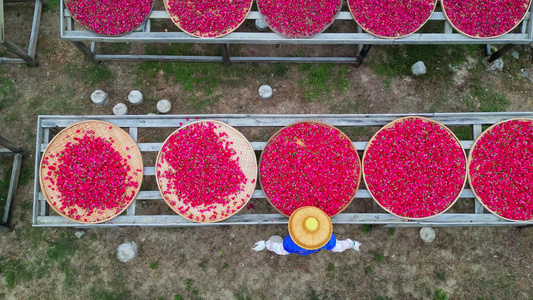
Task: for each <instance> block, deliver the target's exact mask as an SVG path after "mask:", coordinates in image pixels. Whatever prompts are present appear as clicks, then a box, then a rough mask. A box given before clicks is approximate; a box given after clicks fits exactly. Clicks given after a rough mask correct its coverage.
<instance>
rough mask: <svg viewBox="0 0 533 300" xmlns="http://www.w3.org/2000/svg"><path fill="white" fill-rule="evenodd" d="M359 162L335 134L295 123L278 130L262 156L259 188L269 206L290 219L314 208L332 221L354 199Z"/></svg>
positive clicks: (349, 145)
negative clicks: (272, 206)
mask: <svg viewBox="0 0 533 300" xmlns="http://www.w3.org/2000/svg"><path fill="white" fill-rule="evenodd" d="M359 164H360V163H359V158H358V156H357V152H356V151H355V149H354V148H353V146H352V143H351V141H350V140H349V139H348V138H346V137H345V136H344V135H343V134H342V133H341V132H340V131H339V130H338V129H336V128H333V127H329V126H325V125H322V124H319V123H312V122H309V123H297V124H295V125H292V126H289V127H286V128H284V129H283V130H281V131H280V132H279V133H278V134H277V135H276V136H275V137H273V138H272V139H271V140H270V143H269V144H268V145H267V147H266V148H265V149H264V151H263V154H262V157H261V167H260V173H261V186H262V187H263V191H264V192H265V194H266V196H267V197H268V198H269V200H270V202H271V203H272V204H273V205H274V206H275V207H276V208H277V209H278V210H279V211H280V212H282V213H283V214H285V215H287V216H290V215H291V214H292V213H293V211H294V210H296V209H298V208H300V207H302V206H315V207H318V208H320V209H322V210H323V211H324V212H326V213H327V214H328V216H333V215H335V214H337V213H339V212H340V211H341V210H342V209H344V208H345V207H346V206H347V205H348V204H349V203H350V201H351V199H352V198H353V197H354V196H355V193H356V189H357V184H358V181H359V172H360V166H359Z"/></svg>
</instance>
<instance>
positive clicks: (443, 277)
mask: <svg viewBox="0 0 533 300" xmlns="http://www.w3.org/2000/svg"><path fill="white" fill-rule="evenodd" d="M437 278H438V279H439V280H441V281H444V280H446V274H444V273H439V274H437Z"/></svg>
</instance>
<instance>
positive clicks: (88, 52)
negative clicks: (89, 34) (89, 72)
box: [71, 41, 100, 64]
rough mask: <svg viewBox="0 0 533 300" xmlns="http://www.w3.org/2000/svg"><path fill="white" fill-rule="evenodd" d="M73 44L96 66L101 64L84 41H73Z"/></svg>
mask: <svg viewBox="0 0 533 300" xmlns="http://www.w3.org/2000/svg"><path fill="white" fill-rule="evenodd" d="M89 42H91V41H89ZM71 43H72V45H74V46H75V47H76V48H78V50H80V51H81V53H83V54H84V55H85V56H86V57H87V58H88V59H89V60H90V61H91V62H93V63H95V64H99V63H100V61H99V60H97V59H96V58H95V57H94V52H92V51H91V49H90V48H89V47H87V45H85V44H84V43H83V42H82V41H71Z"/></svg>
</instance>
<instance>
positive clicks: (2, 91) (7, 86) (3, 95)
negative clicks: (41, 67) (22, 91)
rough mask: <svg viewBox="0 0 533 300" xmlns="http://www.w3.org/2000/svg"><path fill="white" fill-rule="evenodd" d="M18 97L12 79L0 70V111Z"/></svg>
mask: <svg viewBox="0 0 533 300" xmlns="http://www.w3.org/2000/svg"><path fill="white" fill-rule="evenodd" d="M18 97H19V95H18V93H17V91H16V89H15V84H14V82H13V80H11V79H10V78H9V77H8V76H7V74H6V72H5V71H3V70H2V71H1V72H0V112H1V111H2V110H4V109H6V108H8V107H9V106H11V105H12V104H13V103H15V101H17V99H18Z"/></svg>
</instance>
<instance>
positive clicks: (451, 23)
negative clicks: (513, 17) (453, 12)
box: [440, 0, 532, 39]
mask: <svg viewBox="0 0 533 300" xmlns="http://www.w3.org/2000/svg"><path fill="white" fill-rule="evenodd" d="M440 2H441V6H442V12H443V13H444V16H445V17H446V20H448V22H449V23H450V25H451V26H452V27H453V29H455V30H457V32H459V33H461V34H463V35H466V36H467V37H471V38H474V39H495V38H498V37H501V36H504V35H506V34H508V33H509V32H511V31H513V30H514V29H515V28H516V27H517V26H518V25H519V24H520V23H521V22H522V21H523V20H524V18H525V17H526V15H527V12H528V11H529V7H530V6H531V2H532V0H530V1H529V4H528V6H527V8H526V9H525V11H524V15H523V16H522V18H521V19H520V20H518V21H517V22H516V24H515V25H514V26H513V27H512V28H511V29H509V30H508V31H506V32H504V33H502V34H499V35H495V36H476V35H470V34H468V33H466V32H464V31H462V30H460V29H459V28H457V27H456V26H455V24H454V23H453V20H452V19H451V18H450V17H449V16H448V14H447V13H446V10H447V9H446V4H444V0H440Z"/></svg>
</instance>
